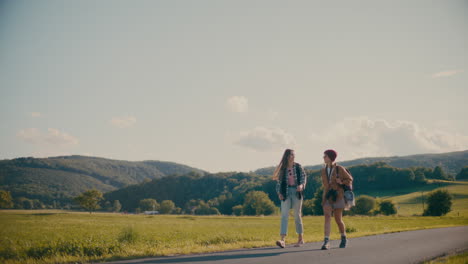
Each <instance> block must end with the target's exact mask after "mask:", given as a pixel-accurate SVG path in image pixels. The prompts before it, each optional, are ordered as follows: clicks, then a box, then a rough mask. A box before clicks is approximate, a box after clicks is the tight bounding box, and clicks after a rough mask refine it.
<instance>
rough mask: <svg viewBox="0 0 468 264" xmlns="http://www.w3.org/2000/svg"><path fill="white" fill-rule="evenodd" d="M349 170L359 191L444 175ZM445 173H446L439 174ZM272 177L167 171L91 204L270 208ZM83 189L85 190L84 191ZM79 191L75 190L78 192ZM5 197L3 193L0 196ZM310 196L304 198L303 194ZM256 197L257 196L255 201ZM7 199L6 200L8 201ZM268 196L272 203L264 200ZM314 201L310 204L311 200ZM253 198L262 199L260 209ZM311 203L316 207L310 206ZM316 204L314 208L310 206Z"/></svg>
mask: <svg viewBox="0 0 468 264" xmlns="http://www.w3.org/2000/svg"><path fill="white" fill-rule="evenodd" d="M349 170H350V171H351V173H352V174H353V175H354V178H355V180H354V189H355V191H358V192H360V193H363V192H366V191H368V190H385V189H398V188H402V187H409V186H417V185H424V184H426V181H427V179H428V178H434V177H439V178H443V179H447V178H446V175H447V174H445V173H444V172H443V170H442V169H441V168H440V167H436V168H434V169H433V170H432V169H428V168H422V167H417V168H411V169H398V168H394V167H391V166H388V165H387V164H385V163H382V162H378V163H375V164H372V165H359V166H354V167H350V168H349ZM306 173H307V179H308V180H307V187H306V190H305V198H306V200H305V202H304V214H309V212H312V213H310V214H320V210H321V209H320V208H321V206H319V205H320V204H319V201H318V200H317V199H315V200H314V199H313V198H314V197H316V196H317V195H319V196H318V197H321V196H320V187H321V178H320V171H319V170H313V171H310V170H307V171H306ZM467 174H468V167H465V168H463V169H462V170H461V171H460V173H459V174H458V175H457V179H458V178H460V179H466V178H468V177H467V176H466V175H467ZM444 177H445V178H444ZM275 185H276V182H275V181H273V180H271V177H270V176H261V175H256V174H254V173H217V174H206V175H201V174H198V173H195V172H191V173H188V174H185V175H180V176H168V177H165V178H161V179H155V180H152V181H146V182H144V183H141V184H137V185H131V186H128V187H126V188H122V189H119V190H116V191H113V192H108V193H105V194H101V197H100V198H99V199H98V201H97V202H96V205H97V206H96V208H93V209H92V210H103V211H121V210H122V211H127V212H144V211H158V212H161V213H186V214H200V215H202V214H224V215H232V214H235V215H255V214H265V215H267V214H271V213H275V204H276V205H279V199H278V197H277V194H276V191H275ZM83 194H84V193H83ZM83 194H81V195H80V196H82V195H83ZM80 196H78V197H75V199H73V200H72V202H70V203H67V204H65V205H57V204H55V205H53V207H52V206H51V205H50V204H48V205H46V204H43V203H42V202H41V201H39V200H37V199H36V200H32V199H28V198H25V197H18V198H14V199H13V198H12V197H11V194H10V197H9V198H8V195H3V194H2V196H1V197H0V199H2V200H4V201H7V202H2V203H1V204H0V205H1V207H2V208H17V209H43V208H65V209H77V208H78V206H79V204H80V198H79V197H80ZM3 197H6V198H3ZM307 198H309V199H307ZM257 200H259V201H262V202H257ZM8 201H10V202H8ZM269 201H271V203H270V202H269ZM314 202H315V203H317V204H315V205H314V204H313V203H314ZM256 204H262V205H263V207H265V208H262V209H260V207H258V206H257V205H256ZM314 206H315V207H314ZM314 208H315V209H314Z"/></svg>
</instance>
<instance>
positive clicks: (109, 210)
mask: <svg viewBox="0 0 468 264" xmlns="http://www.w3.org/2000/svg"><path fill="white" fill-rule="evenodd" d="M104 209H105V210H106V211H108V212H112V205H111V202H110V201H106V202H105V203H104Z"/></svg>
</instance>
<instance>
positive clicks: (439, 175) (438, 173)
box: [432, 166, 449, 180]
mask: <svg viewBox="0 0 468 264" xmlns="http://www.w3.org/2000/svg"><path fill="white" fill-rule="evenodd" d="M432 178H433V179H439V180H448V179H449V177H448V176H447V174H445V172H444V170H442V167H440V166H436V167H435V168H434V172H433V173H432Z"/></svg>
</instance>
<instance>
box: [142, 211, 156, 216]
mask: <svg viewBox="0 0 468 264" xmlns="http://www.w3.org/2000/svg"><path fill="white" fill-rule="evenodd" d="M144 214H145V215H155V214H159V211H145V212H144Z"/></svg>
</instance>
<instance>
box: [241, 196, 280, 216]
mask: <svg viewBox="0 0 468 264" xmlns="http://www.w3.org/2000/svg"><path fill="white" fill-rule="evenodd" d="M243 208H244V214H245V215H271V214H273V213H274V212H275V208H276V207H275V204H274V203H273V202H272V201H271V200H270V198H269V197H268V195H267V194H266V193H264V192H262V191H251V192H249V193H247V194H246V195H245V199H244V206H243Z"/></svg>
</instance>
